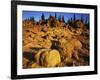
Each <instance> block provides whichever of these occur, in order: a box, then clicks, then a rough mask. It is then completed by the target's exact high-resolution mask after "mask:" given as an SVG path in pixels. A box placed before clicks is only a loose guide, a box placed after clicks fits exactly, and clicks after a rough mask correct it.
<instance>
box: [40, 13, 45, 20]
mask: <svg viewBox="0 0 100 80" xmlns="http://www.w3.org/2000/svg"><path fill="white" fill-rule="evenodd" d="M41 20H42V21H44V20H45V16H44V14H43V13H42V16H41Z"/></svg>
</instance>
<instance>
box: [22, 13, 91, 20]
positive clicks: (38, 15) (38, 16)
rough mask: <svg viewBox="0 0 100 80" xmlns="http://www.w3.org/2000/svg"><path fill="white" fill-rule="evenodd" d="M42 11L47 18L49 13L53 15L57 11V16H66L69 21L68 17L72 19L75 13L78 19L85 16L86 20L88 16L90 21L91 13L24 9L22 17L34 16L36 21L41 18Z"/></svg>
mask: <svg viewBox="0 0 100 80" xmlns="http://www.w3.org/2000/svg"><path fill="white" fill-rule="evenodd" d="M42 13H43V14H44V15H45V19H48V17H49V15H50V14H51V15H52V16H55V13H56V15H57V17H59V16H64V19H65V21H66V22H67V21H68V19H71V17H72V18H73V16H74V14H75V17H76V19H81V17H83V19H84V21H85V20H86V18H87V19H88V21H89V14H82V13H67V12H66V13H62V12H39V11H38V12H37V11H23V13H22V19H23V20H25V19H29V18H30V17H34V19H35V20H36V21H39V20H40V19H41V15H42Z"/></svg>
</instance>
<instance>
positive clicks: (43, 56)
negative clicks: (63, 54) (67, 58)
mask: <svg viewBox="0 0 100 80" xmlns="http://www.w3.org/2000/svg"><path fill="white" fill-rule="evenodd" d="M35 60H36V62H37V63H39V64H40V65H41V66H44V67H55V66H56V65H57V64H59V63H60V62H61V58H60V53H59V52H58V51H57V50H50V49H49V50H41V51H39V52H38V53H37V54H36V55H35Z"/></svg>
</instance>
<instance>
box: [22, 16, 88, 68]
mask: <svg viewBox="0 0 100 80" xmlns="http://www.w3.org/2000/svg"><path fill="white" fill-rule="evenodd" d="M22 42H23V55H26V56H23V68H41V67H64V66H85V65H89V29H87V27H86V26H85V24H84V23H83V22H82V21H81V20H75V21H73V22H72V23H70V24H69V23H67V24H66V23H65V22H64V21H59V20H57V19H56V18H55V17H54V16H51V17H50V18H49V19H48V20H46V21H45V20H44V21H42V20H40V21H39V22H35V21H34V22H32V21H30V20H26V21H23V41H22ZM28 54H29V56H28V57H27V55H28ZM31 57H32V59H31V60H30V58H31Z"/></svg>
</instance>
